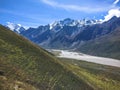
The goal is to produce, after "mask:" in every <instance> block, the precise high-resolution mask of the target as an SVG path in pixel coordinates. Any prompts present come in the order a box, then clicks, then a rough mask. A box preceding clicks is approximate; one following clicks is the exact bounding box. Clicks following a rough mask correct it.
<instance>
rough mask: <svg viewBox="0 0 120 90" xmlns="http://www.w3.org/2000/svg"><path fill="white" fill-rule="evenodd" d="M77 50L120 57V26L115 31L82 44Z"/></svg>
mask: <svg viewBox="0 0 120 90" xmlns="http://www.w3.org/2000/svg"><path fill="white" fill-rule="evenodd" d="M77 51H81V52H84V53H87V54H91V55H97V56H104V57H111V58H116V59H120V27H118V28H116V29H115V31H114V32H111V33H109V34H107V35H104V36H102V37H100V38H96V39H94V40H90V41H88V42H86V43H84V44H82V45H81V46H79V47H78V48H77Z"/></svg>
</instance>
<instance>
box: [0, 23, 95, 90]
mask: <svg viewBox="0 0 120 90" xmlns="http://www.w3.org/2000/svg"><path fill="white" fill-rule="evenodd" d="M0 89H1V90H36V89H37V90H93V88H92V87H91V86H89V85H88V84H87V83H85V82H84V80H82V79H80V78H79V77H78V76H76V75H75V74H73V73H72V71H71V70H68V69H67V68H66V67H65V66H64V64H63V63H62V62H60V61H58V60H57V59H56V58H54V57H53V56H52V55H50V54H49V53H48V52H46V51H45V50H43V49H42V48H39V47H38V46H36V45H34V44H33V43H31V42H30V41H28V40H26V39H24V38H22V37H21V36H19V35H17V34H15V33H14V32H12V31H10V30H8V29H6V28H5V27H3V26H1V25H0Z"/></svg>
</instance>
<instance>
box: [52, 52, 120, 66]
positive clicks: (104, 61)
mask: <svg viewBox="0 0 120 90" xmlns="http://www.w3.org/2000/svg"><path fill="white" fill-rule="evenodd" d="M52 51H56V52H59V53H60V54H59V56H57V57H59V58H69V59H76V60H82V61H88V62H93V63H98V64H103V65H109V66H115V67H120V60H117V59H112V58H104V57H97V56H91V55H87V54H83V53H77V52H71V51H67V50H52Z"/></svg>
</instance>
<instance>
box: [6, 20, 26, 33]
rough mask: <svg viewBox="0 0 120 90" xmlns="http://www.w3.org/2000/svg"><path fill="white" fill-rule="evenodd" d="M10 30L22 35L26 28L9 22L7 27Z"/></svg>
mask: <svg viewBox="0 0 120 90" xmlns="http://www.w3.org/2000/svg"><path fill="white" fill-rule="evenodd" d="M6 26H7V27H8V28H9V29H10V30H12V31H14V32H16V33H21V32H22V31H24V30H25V28H24V27H22V25H21V24H14V23H11V22H7V25H6Z"/></svg>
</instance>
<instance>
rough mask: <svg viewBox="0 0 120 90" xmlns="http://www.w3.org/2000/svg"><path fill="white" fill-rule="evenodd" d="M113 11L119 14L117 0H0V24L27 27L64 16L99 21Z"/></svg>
mask: <svg viewBox="0 0 120 90" xmlns="http://www.w3.org/2000/svg"><path fill="white" fill-rule="evenodd" d="M116 9H117V11H115V10H116ZM112 10H113V11H112ZM113 12H115V13H117V14H116V15H118V16H120V15H119V14H120V13H119V12H120V0H0V24H6V22H12V23H16V24H18V23H19V24H22V25H23V26H27V27H36V26H39V25H46V24H49V23H52V22H53V21H58V20H61V19H65V18H72V19H83V18H88V19H98V20H99V19H104V18H105V16H106V17H107V18H108V17H110V15H108V14H111V16H112V13H113ZM107 15H108V16H107Z"/></svg>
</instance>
